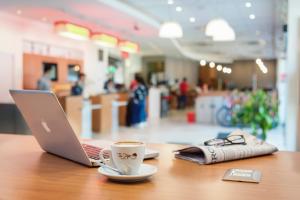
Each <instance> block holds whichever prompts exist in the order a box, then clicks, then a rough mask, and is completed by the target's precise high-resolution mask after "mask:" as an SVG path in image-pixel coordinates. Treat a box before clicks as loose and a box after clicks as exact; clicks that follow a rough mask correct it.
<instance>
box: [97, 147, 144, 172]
mask: <svg viewBox="0 0 300 200" xmlns="http://www.w3.org/2000/svg"><path fill="white" fill-rule="evenodd" d="M144 156H145V143H143V142H138V141H119V142H115V143H113V144H112V145H111V149H104V150H102V151H101V152H100V159H101V161H102V162H104V164H106V165H109V166H111V167H114V168H117V169H118V170H119V171H120V172H121V173H122V174H124V175H135V174H138V172H139V168H140V166H141V164H142V163H143V160H144ZM105 157H107V158H105Z"/></svg>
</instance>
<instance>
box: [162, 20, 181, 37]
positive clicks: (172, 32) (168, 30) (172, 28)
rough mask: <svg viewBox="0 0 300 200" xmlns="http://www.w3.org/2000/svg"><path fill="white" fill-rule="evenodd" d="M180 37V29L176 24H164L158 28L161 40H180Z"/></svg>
mask: <svg viewBox="0 0 300 200" xmlns="http://www.w3.org/2000/svg"><path fill="white" fill-rule="evenodd" d="M182 36H183V32H182V28H181V26H180V24H178V23H177V22H165V23H163V24H161V26H160V28H159V37H161V38H181V37H182Z"/></svg>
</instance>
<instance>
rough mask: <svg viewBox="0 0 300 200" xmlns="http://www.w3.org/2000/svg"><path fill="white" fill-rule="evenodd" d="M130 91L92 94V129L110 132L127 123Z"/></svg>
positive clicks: (98, 131)
mask: <svg viewBox="0 0 300 200" xmlns="http://www.w3.org/2000/svg"><path fill="white" fill-rule="evenodd" d="M128 98H129V95H128V93H115V94H101V95H97V96H92V97H91V98H90V99H91V102H92V108H93V110H92V130H93V132H96V133H109V132H111V131H112V130H113V129H116V128H117V127H118V126H125V125H126V113H127V101H128Z"/></svg>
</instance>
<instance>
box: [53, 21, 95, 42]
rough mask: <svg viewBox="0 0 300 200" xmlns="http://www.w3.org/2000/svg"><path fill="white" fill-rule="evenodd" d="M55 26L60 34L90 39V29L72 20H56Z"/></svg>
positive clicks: (73, 37)
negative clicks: (73, 22)
mask: <svg viewBox="0 0 300 200" xmlns="http://www.w3.org/2000/svg"><path fill="white" fill-rule="evenodd" d="M54 28H55V32H56V33H57V34H58V35H60V36H63V37H67V38H71V39H74V40H89V37H90V30H89V29H87V28H85V27H82V26H79V25H76V24H72V23H70V22H65V21H59V22H55V23H54Z"/></svg>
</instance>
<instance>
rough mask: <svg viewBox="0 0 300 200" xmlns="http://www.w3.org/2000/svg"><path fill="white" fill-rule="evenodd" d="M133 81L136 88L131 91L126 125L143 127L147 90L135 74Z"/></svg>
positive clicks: (138, 75) (140, 77) (145, 115)
mask: <svg viewBox="0 0 300 200" xmlns="http://www.w3.org/2000/svg"><path fill="white" fill-rule="evenodd" d="M135 81H136V86H135V87H134V88H133V89H132V93H131V98H130V102H129V107H128V120H129V122H128V125H130V126H135V127H144V126H145V122H146V118H147V113H146V98H147V95H148V89H147V86H146V83H145V81H144V79H143V77H142V76H141V75H140V74H135Z"/></svg>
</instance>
